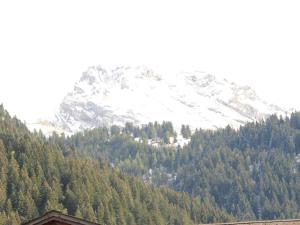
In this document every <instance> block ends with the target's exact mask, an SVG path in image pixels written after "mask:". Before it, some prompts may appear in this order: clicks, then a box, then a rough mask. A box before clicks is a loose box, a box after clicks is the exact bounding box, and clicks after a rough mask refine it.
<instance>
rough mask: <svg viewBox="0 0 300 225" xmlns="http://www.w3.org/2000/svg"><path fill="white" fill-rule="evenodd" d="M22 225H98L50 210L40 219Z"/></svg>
mask: <svg viewBox="0 0 300 225" xmlns="http://www.w3.org/2000/svg"><path fill="white" fill-rule="evenodd" d="M22 225H99V224H97V223H93V222H89V221H86V220H84V219H80V218H77V217H74V216H68V215H65V214H63V213H61V212H58V211H55V210H52V211H49V212H47V213H46V214H44V215H43V216H41V217H38V218H36V219H33V220H30V221H28V222H26V223H23V224H22Z"/></svg>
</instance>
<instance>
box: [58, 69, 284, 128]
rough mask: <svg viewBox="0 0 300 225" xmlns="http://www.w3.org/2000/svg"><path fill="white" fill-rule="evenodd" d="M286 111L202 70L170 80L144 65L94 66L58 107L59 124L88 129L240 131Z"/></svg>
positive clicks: (65, 126)
mask: <svg viewBox="0 0 300 225" xmlns="http://www.w3.org/2000/svg"><path fill="white" fill-rule="evenodd" d="M274 113H276V114H281V115H285V114H286V111H285V110H284V109H282V108H280V107H278V106H275V105H272V104H269V103H267V102H266V101H264V100H262V99H261V98H260V97H259V96H257V94H256V93H255V91H254V90H252V89H251V88H250V87H248V86H239V85H237V84H235V83H232V82H229V81H227V80H226V79H219V78H217V77H215V76H213V75H211V74H208V73H204V72H199V71H195V72H180V73H177V74H176V75H172V76H168V75H164V74H158V73H156V72H154V71H153V70H151V69H149V68H146V67H144V66H140V67H124V66H122V67H115V68H103V67H101V66H98V67H90V68H89V69H88V70H87V71H86V72H84V73H83V75H82V77H81V79H80V80H79V82H77V83H76V84H75V85H74V89H73V91H72V92H70V93H68V94H67V95H66V96H65V98H64V100H63V102H62V103H61V105H60V109H59V112H58V113H57V114H56V119H55V121H53V123H54V124H55V126H57V127H59V128H61V129H63V130H65V131H68V132H75V131H80V130H83V129H86V128H93V127H98V126H109V125H112V124H116V125H121V126H122V125H124V124H125V123H126V122H132V123H134V124H136V125H141V124H145V123H148V122H154V121H158V122H162V121H171V122H172V123H173V124H174V126H175V128H177V129H179V128H180V127H181V125H182V124H189V125H190V126H191V128H194V129H195V128H208V129H214V128H219V127H225V126H227V125H230V126H232V127H238V126H240V125H243V124H244V123H245V122H247V121H256V120H260V119H263V118H265V117H266V116H268V115H270V114H274Z"/></svg>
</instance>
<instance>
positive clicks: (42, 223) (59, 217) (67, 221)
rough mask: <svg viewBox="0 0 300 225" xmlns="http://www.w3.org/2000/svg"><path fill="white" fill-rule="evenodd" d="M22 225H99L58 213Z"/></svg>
mask: <svg viewBox="0 0 300 225" xmlns="http://www.w3.org/2000/svg"><path fill="white" fill-rule="evenodd" d="M22 225H99V224H97V223H93V222H89V221H86V220H83V219H79V218H76V217H74V216H68V215H65V214H62V213H61V212H58V211H49V212H48V213H46V214H45V215H43V216H41V217H38V218H35V219H33V220H30V221H28V222H26V223H23V224H22ZM210 225H300V219H294V220H266V221H249V222H233V223H215V224H210Z"/></svg>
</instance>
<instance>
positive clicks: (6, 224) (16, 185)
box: [0, 105, 232, 225]
mask: <svg viewBox="0 0 300 225" xmlns="http://www.w3.org/2000/svg"><path fill="white" fill-rule="evenodd" d="M0 118H1V120H0V175H1V176H0V224H1V225H19V224H21V221H22V222H24V221H26V220H28V219H31V218H35V217H37V216H38V215H42V214H44V213H45V212H46V211H49V210H52V209H56V210H59V211H62V212H65V213H68V214H70V215H76V216H78V217H82V218H85V219H87V220H90V221H97V222H99V223H100V224H106V225H126V224H130V225H139V224H143V225H148V224H149V225H153V224H196V223H201V222H213V221H227V220H228V219H232V217H231V216H228V215H227V214H226V213H224V212H223V211H222V210H218V209H215V208H213V207H212V206H211V205H208V204H206V203H204V202H203V203H202V201H201V200H200V199H199V198H197V199H196V198H194V199H192V198H190V197H189V196H188V195H187V194H185V193H177V192H174V191H171V190H170V189H168V188H155V187H153V186H152V185H146V184H143V183H142V182H141V181H139V180H138V179H137V178H134V177H130V176H126V175H125V174H123V173H122V172H120V171H119V170H117V169H113V168H110V167H108V166H107V165H106V164H104V163H100V162H97V161H95V160H93V159H91V158H88V157H85V156H82V155H79V154H78V152H77V150H76V149H74V147H68V146H66V145H65V144H64V140H63V137H59V136H57V135H54V136H52V137H51V138H49V139H46V138H45V137H43V136H42V135H41V134H40V133H30V132H29V131H28V129H27V128H26V126H25V125H24V124H22V123H21V122H20V121H19V120H18V119H16V118H11V117H10V115H9V114H8V112H7V111H5V110H4V109H3V107H2V106H1V105H0Z"/></svg>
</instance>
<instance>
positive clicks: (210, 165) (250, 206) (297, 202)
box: [66, 113, 300, 220]
mask: <svg viewBox="0 0 300 225" xmlns="http://www.w3.org/2000/svg"><path fill="white" fill-rule="evenodd" d="M152 127H153V128H154V130H156V128H158V127H166V124H165V125H158V124H157V123H155V124H154V125H152V124H148V125H147V126H145V127H143V128H137V127H134V126H132V125H129V124H128V125H127V126H126V128H125V129H124V132H120V135H118V136H113V137H109V136H105V135H104V133H105V132H104V131H103V129H104V128H99V129H95V130H91V131H86V132H84V133H83V134H82V133H79V134H76V135H74V136H72V137H71V138H68V139H67V140H66V143H67V145H69V146H72V145H74V146H75V147H76V148H79V149H80V150H81V152H83V153H86V154H88V155H91V156H93V157H95V158H99V159H100V160H101V161H108V162H110V163H112V164H113V165H114V166H115V167H118V168H120V169H121V170H123V171H125V172H127V173H129V174H132V175H136V176H140V177H141V178H142V179H143V180H144V181H145V182H151V183H153V184H156V185H158V186H161V185H164V186H165V185H166V186H169V187H171V188H172V189H174V190H176V191H184V192H188V193H189V194H190V195H191V196H194V197H200V199H201V202H202V204H205V205H206V206H209V207H212V208H213V207H217V208H221V209H225V210H226V211H227V212H228V213H230V214H233V215H234V216H236V217H238V218H239V219H241V220H254V219H260V218H262V219H276V218H296V217H300V170H299V169H300V155H299V154H300V130H299V129H300V113H293V114H292V115H291V118H282V117H277V116H275V115H274V116H271V117H270V118H268V119H267V120H266V121H261V122H259V123H248V124H246V125H245V126H243V127H241V128H240V129H239V130H234V129H232V128H230V127H226V128H224V129H218V130H216V131H205V130H196V132H195V133H194V134H193V135H192V136H191V142H190V144H189V145H188V146H185V147H183V148H181V147H177V148H175V147H168V146H167V145H164V144H162V145H160V146H159V147H154V146H150V145H148V144H145V143H138V142H136V141H134V140H133V137H139V136H141V134H142V133H146V134H148V132H149V131H148V130H152ZM167 127H169V129H170V131H171V130H172V129H171V128H170V127H172V126H171V125H168V126H167ZM150 128H151V129H150ZM187 130H189V129H188V128H187V127H186V126H183V127H182V131H181V132H182V133H183V134H184V136H186V137H188V136H189V131H187ZM186 132H187V133H186ZM150 133H154V134H155V135H156V136H158V137H162V135H161V133H160V132H158V131H157V130H156V131H151V132H150ZM132 134H133V135H132ZM165 134H166V133H165ZM151 135H152V134H151ZM155 135H154V136H155ZM132 136H133V137H132ZM151 137H152V136H151ZM148 138H150V136H148ZM193 216H195V217H197V214H195V215H194V214H193V215H192V217H193Z"/></svg>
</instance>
